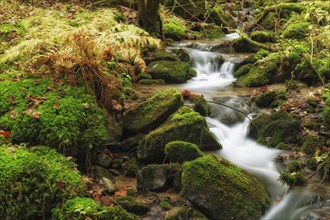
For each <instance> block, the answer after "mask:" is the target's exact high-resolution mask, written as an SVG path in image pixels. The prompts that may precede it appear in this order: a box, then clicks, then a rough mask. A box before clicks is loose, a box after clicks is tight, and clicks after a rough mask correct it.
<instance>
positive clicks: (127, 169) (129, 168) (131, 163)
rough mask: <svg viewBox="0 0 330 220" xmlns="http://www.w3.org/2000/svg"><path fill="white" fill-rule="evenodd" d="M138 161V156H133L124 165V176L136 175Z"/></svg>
mask: <svg viewBox="0 0 330 220" xmlns="http://www.w3.org/2000/svg"><path fill="white" fill-rule="evenodd" d="M138 168H139V167H138V161H137V159H136V158H132V159H130V160H128V161H127V162H126V163H124V165H123V169H124V176H126V177H135V176H136V173H137V171H138Z"/></svg>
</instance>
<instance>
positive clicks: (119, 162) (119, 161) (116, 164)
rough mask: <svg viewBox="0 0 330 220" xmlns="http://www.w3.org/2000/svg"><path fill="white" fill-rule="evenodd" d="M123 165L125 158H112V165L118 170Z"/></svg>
mask: <svg viewBox="0 0 330 220" xmlns="http://www.w3.org/2000/svg"><path fill="white" fill-rule="evenodd" d="M122 165H123V160H122V159H114V160H112V165H111V167H112V168H113V169H116V170H120V169H121V167H122Z"/></svg>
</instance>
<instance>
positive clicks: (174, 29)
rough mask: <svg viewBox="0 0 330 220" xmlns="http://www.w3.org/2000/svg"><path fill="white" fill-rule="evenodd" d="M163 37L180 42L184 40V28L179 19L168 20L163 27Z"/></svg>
mask: <svg viewBox="0 0 330 220" xmlns="http://www.w3.org/2000/svg"><path fill="white" fill-rule="evenodd" d="M163 31H164V35H165V37H167V38H171V39H173V40H182V39H184V38H185V32H186V27H185V25H184V24H182V23H181V22H180V20H179V19H176V18H172V19H168V20H166V21H165V23H164V27H163Z"/></svg>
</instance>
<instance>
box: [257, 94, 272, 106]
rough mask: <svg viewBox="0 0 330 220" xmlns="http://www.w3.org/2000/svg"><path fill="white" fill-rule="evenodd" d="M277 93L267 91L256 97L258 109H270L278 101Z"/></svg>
mask: <svg viewBox="0 0 330 220" xmlns="http://www.w3.org/2000/svg"><path fill="white" fill-rule="evenodd" d="M276 96H277V93H276V91H267V92H264V93H262V94H260V95H258V96H257V97H256V100H255V102H256V105H257V106H258V107H268V106H270V105H271V104H272V102H274V101H275V100H276Z"/></svg>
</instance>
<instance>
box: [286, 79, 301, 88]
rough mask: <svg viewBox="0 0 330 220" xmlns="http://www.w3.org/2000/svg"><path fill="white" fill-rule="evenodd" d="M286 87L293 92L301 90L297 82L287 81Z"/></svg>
mask: <svg viewBox="0 0 330 220" xmlns="http://www.w3.org/2000/svg"><path fill="white" fill-rule="evenodd" d="M285 86H286V88H287V89H292V90H296V89H299V85H298V82H297V81H295V80H292V79H291V80H286V81H285Z"/></svg>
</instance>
